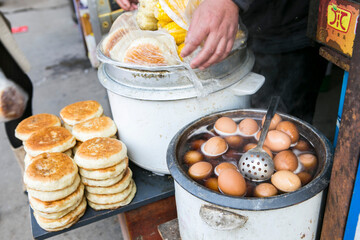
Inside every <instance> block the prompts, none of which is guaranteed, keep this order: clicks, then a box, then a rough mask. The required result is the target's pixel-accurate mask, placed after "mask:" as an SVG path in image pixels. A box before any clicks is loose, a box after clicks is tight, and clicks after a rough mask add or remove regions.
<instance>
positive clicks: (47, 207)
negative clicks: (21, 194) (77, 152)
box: [24, 153, 86, 231]
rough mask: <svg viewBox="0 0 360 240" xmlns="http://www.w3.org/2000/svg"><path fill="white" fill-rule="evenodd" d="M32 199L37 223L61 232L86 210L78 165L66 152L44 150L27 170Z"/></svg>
mask: <svg viewBox="0 0 360 240" xmlns="http://www.w3.org/2000/svg"><path fill="white" fill-rule="evenodd" d="M24 183H25V184H26V186H27V190H28V197H29V202H30V205H31V207H32V209H33V210H34V216H35V219H36V221H37V222H38V224H39V225H40V226H41V227H42V228H43V229H45V230H47V231H59V230H62V229H65V228H68V227H70V226H71V225H73V224H74V223H76V222H77V221H78V220H79V218H80V217H81V216H82V215H83V214H84V213H85V210H86V199H85V197H84V185H83V184H82V183H81V180H80V176H79V173H78V167H77V165H76V164H75V162H74V161H73V160H72V159H71V158H70V157H69V156H67V155H66V154H64V153H42V154H40V155H38V156H37V157H35V158H34V159H33V160H32V162H31V163H30V164H29V165H28V167H27V168H26V170H25V173H24Z"/></svg>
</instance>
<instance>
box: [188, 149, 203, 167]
mask: <svg viewBox="0 0 360 240" xmlns="http://www.w3.org/2000/svg"><path fill="white" fill-rule="evenodd" d="M203 159H204V157H203V155H202V154H201V153H199V152H198V151H194V150H190V151H188V152H187V153H185V155H184V161H185V162H186V163H187V164H190V165H191V164H194V163H197V162H200V161H202V160H203Z"/></svg>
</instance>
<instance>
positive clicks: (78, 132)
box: [72, 116, 117, 142]
mask: <svg viewBox="0 0 360 240" xmlns="http://www.w3.org/2000/svg"><path fill="white" fill-rule="evenodd" d="M116 132H117V128H116V125H115V123H114V121H113V120H112V119H111V118H109V117H105V116H104V117H96V118H92V119H89V120H86V121H84V122H81V123H78V124H76V125H74V127H73V129H72V134H73V135H74V137H75V138H76V140H78V141H81V142H85V141H86V140H89V139H91V138H94V137H111V136H114V135H115V134H116Z"/></svg>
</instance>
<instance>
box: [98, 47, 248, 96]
mask: <svg viewBox="0 0 360 240" xmlns="http://www.w3.org/2000/svg"><path fill="white" fill-rule="evenodd" d="M254 62H255V57H254V55H253V53H252V52H251V51H249V50H248V49H247V48H242V49H238V50H236V51H234V52H232V53H231V54H230V55H229V56H228V57H227V58H226V59H224V60H223V61H222V62H220V63H218V64H215V65H213V66H211V67H210V68H208V69H206V70H203V71H200V70H195V71H194V72H195V74H196V75H197V76H198V78H199V79H200V81H201V84H202V85H203V89H202V92H205V93H208V94H209V93H213V92H216V91H220V90H222V89H224V88H227V87H229V86H231V85H233V84H235V83H237V82H239V81H240V80H241V79H242V78H243V77H244V76H245V75H247V74H248V73H249V72H250V71H251V69H252V67H253V65H254ZM98 78H99V81H100V83H101V84H102V85H103V86H104V87H105V88H106V89H107V90H109V91H111V92H114V93H116V94H118V95H121V96H123V97H128V98H133V99H140V100H158V101H162V100H179V99H187V98H194V97H197V96H199V93H198V91H199V88H197V87H195V85H194V83H193V81H192V80H191V79H193V78H192V77H191V75H190V74H189V71H188V70H187V69H185V68H184V67H177V68H175V69H174V68H173V67H169V70H164V67H162V70H161V71H158V70H156V69H154V71H145V70H139V69H128V68H122V67H118V66H114V65H111V64H108V63H103V64H101V65H100V67H99V69H98ZM195 84H196V83H195Z"/></svg>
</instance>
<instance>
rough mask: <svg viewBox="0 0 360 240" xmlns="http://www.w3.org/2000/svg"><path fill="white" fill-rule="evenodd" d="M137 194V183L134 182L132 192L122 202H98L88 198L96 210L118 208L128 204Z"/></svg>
mask: <svg viewBox="0 0 360 240" xmlns="http://www.w3.org/2000/svg"><path fill="white" fill-rule="evenodd" d="M135 194H136V185H135V184H133V186H132V189H131V192H130V194H129V195H128V197H127V198H126V199H124V200H123V201H121V202H117V203H112V204H96V203H93V202H91V201H89V200H88V204H89V206H90V207H91V208H93V209H94V210H104V209H116V208H119V207H123V206H125V205H128V204H129V203H130V202H131V201H132V200H133V199H134V197H135Z"/></svg>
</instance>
